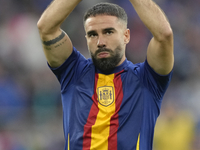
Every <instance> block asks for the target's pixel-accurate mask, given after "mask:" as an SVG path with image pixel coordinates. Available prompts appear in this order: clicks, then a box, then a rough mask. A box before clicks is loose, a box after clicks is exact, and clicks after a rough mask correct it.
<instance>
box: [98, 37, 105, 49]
mask: <svg viewBox="0 0 200 150" xmlns="http://www.w3.org/2000/svg"><path fill="white" fill-rule="evenodd" d="M97 47H98V48H102V47H106V40H105V38H103V36H99V37H98V41H97Z"/></svg>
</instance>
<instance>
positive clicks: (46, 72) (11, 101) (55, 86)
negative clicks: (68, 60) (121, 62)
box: [0, 0, 200, 150]
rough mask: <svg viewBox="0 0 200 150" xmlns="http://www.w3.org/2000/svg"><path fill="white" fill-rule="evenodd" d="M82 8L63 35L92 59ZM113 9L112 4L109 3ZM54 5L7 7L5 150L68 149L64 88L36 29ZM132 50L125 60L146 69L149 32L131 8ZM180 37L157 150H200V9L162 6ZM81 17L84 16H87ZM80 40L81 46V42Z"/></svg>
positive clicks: (189, 4) (9, 1) (2, 10)
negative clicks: (43, 16) (52, 67)
mask: <svg viewBox="0 0 200 150" xmlns="http://www.w3.org/2000/svg"><path fill="white" fill-rule="evenodd" d="M101 1H102V0H83V1H82V2H81V4H80V5H78V7H77V8H75V10H74V11H73V13H72V14H70V16H69V18H67V20H66V21H65V22H64V23H63V25H62V28H63V30H65V31H66V32H67V33H68V34H69V36H70V38H71V39H72V42H73V44H74V45H75V47H76V48H77V49H78V50H80V51H81V53H82V54H84V55H85V57H87V58H88V57H89V54H88V50H87V45H86V40H85V39H84V35H85V33H84V28H83V25H82V24H83V23H82V17H83V14H84V11H85V10H86V9H87V8H88V6H92V5H93V4H95V3H97V2H101ZM104 1H106V0H104ZM50 2H51V0H42V1H40V0H29V1H26V0H6V1H5V0H0V150H55V149H56V150H58V149H63V147H64V135H63V128H62V106H61V100H60V92H59V91H60V87H59V83H58V81H57V80H56V78H55V76H54V75H53V73H52V72H51V71H50V69H49V68H48V67H47V63H46V59H45V57H44V54H43V51H42V45H41V41H40V38H39V33H38V29H37V21H38V19H39V17H40V15H41V14H42V12H43V11H44V9H45V8H46V7H47V6H48V5H49V4H50ZM107 2H113V3H117V4H119V5H120V6H122V7H123V8H124V9H125V10H126V12H127V13H128V17H129V24H128V27H129V28H130V31H131V42H130V43H129V44H128V46H127V51H126V53H127V54H126V55H127V58H128V59H129V60H131V61H132V62H133V63H137V62H141V61H144V59H145V57H146V47H147V44H148V42H149V40H150V38H151V36H152V35H151V34H150V32H149V31H148V30H147V29H146V28H145V26H144V25H143V24H142V22H141V21H140V19H139V17H138V16H137V14H136V13H135V11H134V10H133V8H132V6H131V5H130V4H129V1H128V0H127V2H126V1H125V0H107ZM155 2H157V3H158V4H159V5H160V6H161V8H162V9H163V10H164V12H165V13H166V15H167V17H168V19H169V21H170V23H171V26H172V29H173V32H174V41H175V43H174V54H175V65H174V73H173V79H172V82H171V84H170V86H169V88H168V90H167V92H166V94H165V97H164V99H163V104H162V108H161V114H160V117H159V118H158V122H157V125H156V128H155V140H154V150H199V149H200V92H199V89H200V77H199V76H200V67H199V66H200V58H199V57H200V41H199V39H200V9H199V8H200V1H199V0H192V1H187V0H155ZM80 14H82V15H80ZM77 37H80V38H77Z"/></svg>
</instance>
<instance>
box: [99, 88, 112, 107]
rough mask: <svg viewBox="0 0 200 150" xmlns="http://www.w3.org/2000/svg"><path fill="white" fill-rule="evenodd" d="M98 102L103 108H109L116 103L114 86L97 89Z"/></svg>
mask: <svg viewBox="0 0 200 150" xmlns="http://www.w3.org/2000/svg"><path fill="white" fill-rule="evenodd" d="M97 94H98V101H99V103H100V104H101V105H103V106H109V105H110V104H112V103H113V102H114V90H113V87H112V86H102V87H99V88H98V89H97Z"/></svg>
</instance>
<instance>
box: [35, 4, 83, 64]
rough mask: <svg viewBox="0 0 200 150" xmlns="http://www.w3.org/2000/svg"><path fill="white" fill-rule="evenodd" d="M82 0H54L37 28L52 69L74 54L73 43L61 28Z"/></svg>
mask: <svg viewBox="0 0 200 150" xmlns="http://www.w3.org/2000/svg"><path fill="white" fill-rule="evenodd" d="M80 1H81V0H54V1H53V2H52V3H51V4H50V6H49V7H48V8H47V9H46V10H45V11H44V13H43V14H42V16H41V18H40V19H39V21H38V23H37V26H38V29H39V33H40V37H41V39H42V43H43V50H44V53H45V56H46V58H47V61H48V63H49V65H50V66H51V67H58V66H60V65H61V64H62V63H63V62H64V61H65V60H66V59H67V58H68V57H69V56H70V54H71V53H72V42H71V40H70V38H69V37H68V35H67V34H66V33H65V32H64V31H62V30H61V28H60V26H61V24H62V23H63V21H64V20H65V19H66V18H67V17H68V15H69V14H70V13H71V12H72V11H73V9H74V8H75V7H76V6H77V5H78V3H79V2H80Z"/></svg>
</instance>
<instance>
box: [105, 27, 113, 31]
mask: <svg viewBox="0 0 200 150" xmlns="http://www.w3.org/2000/svg"><path fill="white" fill-rule="evenodd" d="M110 30H115V28H112V27H110V28H105V29H103V31H110Z"/></svg>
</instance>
